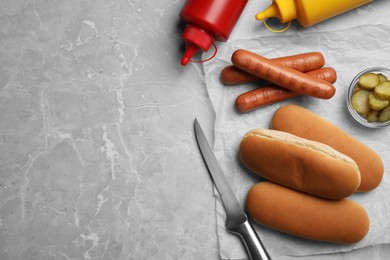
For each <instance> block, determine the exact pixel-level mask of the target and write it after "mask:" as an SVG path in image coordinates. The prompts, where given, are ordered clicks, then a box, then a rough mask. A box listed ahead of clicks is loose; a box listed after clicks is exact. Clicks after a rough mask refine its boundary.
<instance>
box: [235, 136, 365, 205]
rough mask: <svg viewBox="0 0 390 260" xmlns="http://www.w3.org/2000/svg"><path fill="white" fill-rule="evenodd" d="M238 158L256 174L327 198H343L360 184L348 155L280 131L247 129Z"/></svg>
mask: <svg viewBox="0 0 390 260" xmlns="http://www.w3.org/2000/svg"><path fill="white" fill-rule="evenodd" d="M240 159H241V161H242V163H243V164H244V165H245V166H246V167H248V168H249V169H250V170H252V171H253V172H254V173H256V174H257V175H259V176H262V177H264V178H266V179H268V180H270V181H273V182H276V183H279V184H281V185H285V186H287V187H290V188H293V189H296V190H299V191H302V192H306V193H309V194H312V195H316V196H320V197H324V198H328V199H340V198H345V197H347V196H349V195H351V194H352V193H354V192H355V191H356V189H357V188H358V187H359V185H360V173H359V169H358V167H357V165H356V163H355V162H354V161H353V160H352V159H351V158H349V157H348V156H346V155H344V154H342V153H339V152H337V151H336V150H334V149H332V148H331V147H329V146H327V145H324V144H321V143H318V142H314V141H310V140H306V139H303V138H300V137H297V136H294V135H291V134H289V133H285V132H281V131H276V130H269V129H254V130H251V131H249V132H248V133H247V134H246V135H245V136H244V137H243V139H242V141H241V144H240Z"/></svg>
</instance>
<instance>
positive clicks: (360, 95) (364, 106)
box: [351, 90, 370, 115]
mask: <svg viewBox="0 0 390 260" xmlns="http://www.w3.org/2000/svg"><path fill="white" fill-rule="evenodd" d="M369 94H370V91H367V90H359V91H357V92H356V93H355V94H353V95H352V98H351V102H352V107H353V109H354V110H355V111H356V112H357V113H359V114H361V115H365V114H366V113H367V112H368V111H369V110H370V106H369V104H368V95H369Z"/></svg>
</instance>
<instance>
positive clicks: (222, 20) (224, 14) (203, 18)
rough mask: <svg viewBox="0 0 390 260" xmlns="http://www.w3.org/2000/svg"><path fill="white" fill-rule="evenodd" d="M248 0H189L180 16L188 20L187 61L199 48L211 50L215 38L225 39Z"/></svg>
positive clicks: (186, 61) (186, 62)
mask: <svg viewBox="0 0 390 260" xmlns="http://www.w3.org/2000/svg"><path fill="white" fill-rule="evenodd" d="M247 2H248V0H187V3H186V4H185V5H184V7H183V9H182V11H181V13H180V17H181V19H182V20H183V21H184V22H185V23H187V26H186V28H185V30H184V32H183V35H182V38H183V40H184V41H185V42H186V51H185V53H184V56H183V58H182V60H181V64H182V65H183V66H185V65H187V64H188V62H189V61H190V60H191V58H192V56H193V55H194V54H195V53H196V52H197V51H198V50H199V49H200V50H202V51H208V50H209V48H210V46H211V45H212V44H213V42H214V40H217V41H223V42H226V41H227V39H228V38H229V35H230V33H231V32H232V30H233V27H234V26H235V24H236V23H237V21H238V18H239V17H240V15H241V13H242V11H243V10H244V7H245V5H246V3H247Z"/></svg>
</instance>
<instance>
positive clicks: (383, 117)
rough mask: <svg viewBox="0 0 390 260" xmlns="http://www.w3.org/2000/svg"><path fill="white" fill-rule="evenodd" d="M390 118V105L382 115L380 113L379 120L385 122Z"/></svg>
mask: <svg viewBox="0 0 390 260" xmlns="http://www.w3.org/2000/svg"><path fill="white" fill-rule="evenodd" d="M389 120H390V106H387V107H385V108H384V109H383V110H382V111H381V113H380V115H379V122H381V123H384V122H387V121H389Z"/></svg>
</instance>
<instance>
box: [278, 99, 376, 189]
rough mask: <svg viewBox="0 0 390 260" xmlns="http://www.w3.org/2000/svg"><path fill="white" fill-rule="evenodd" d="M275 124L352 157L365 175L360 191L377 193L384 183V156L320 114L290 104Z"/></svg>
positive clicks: (282, 129)
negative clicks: (374, 191) (376, 189)
mask: <svg viewBox="0 0 390 260" xmlns="http://www.w3.org/2000/svg"><path fill="white" fill-rule="evenodd" d="M271 124H272V129H275V130H280V131H284V132H288V133H291V134H293V135H297V136H300V137H302V138H305V139H310V140H313V141H317V142H321V143H324V144H327V145H329V146H331V147H332V148H334V149H335V150H337V151H339V152H341V153H344V154H346V155H347V156H349V157H351V158H352V159H353V160H354V161H355V162H356V163H357V165H358V167H359V170H360V174H361V184H360V186H359V188H358V190H357V191H362V192H363V191H370V190H373V189H375V188H376V187H377V186H378V185H379V184H380V182H381V181H382V177H383V172H384V166H383V162H382V159H381V158H380V156H379V155H378V154H377V153H376V152H375V151H373V150H372V149H371V148H369V147H368V146H367V145H365V144H363V143H361V142H360V141H358V140H356V139H355V138H353V137H352V136H350V135H348V134H347V133H346V132H344V131H343V130H341V129H340V128H338V127H336V126H335V125H333V124H332V123H330V122H328V121H326V120H325V119H323V118H321V117H320V116H319V115H317V114H315V113H313V112H311V111H309V110H307V109H305V108H302V107H299V106H296V105H286V106H283V107H281V108H279V109H278V110H277V111H276V113H275V114H274V116H273V118H272V123H271Z"/></svg>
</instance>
